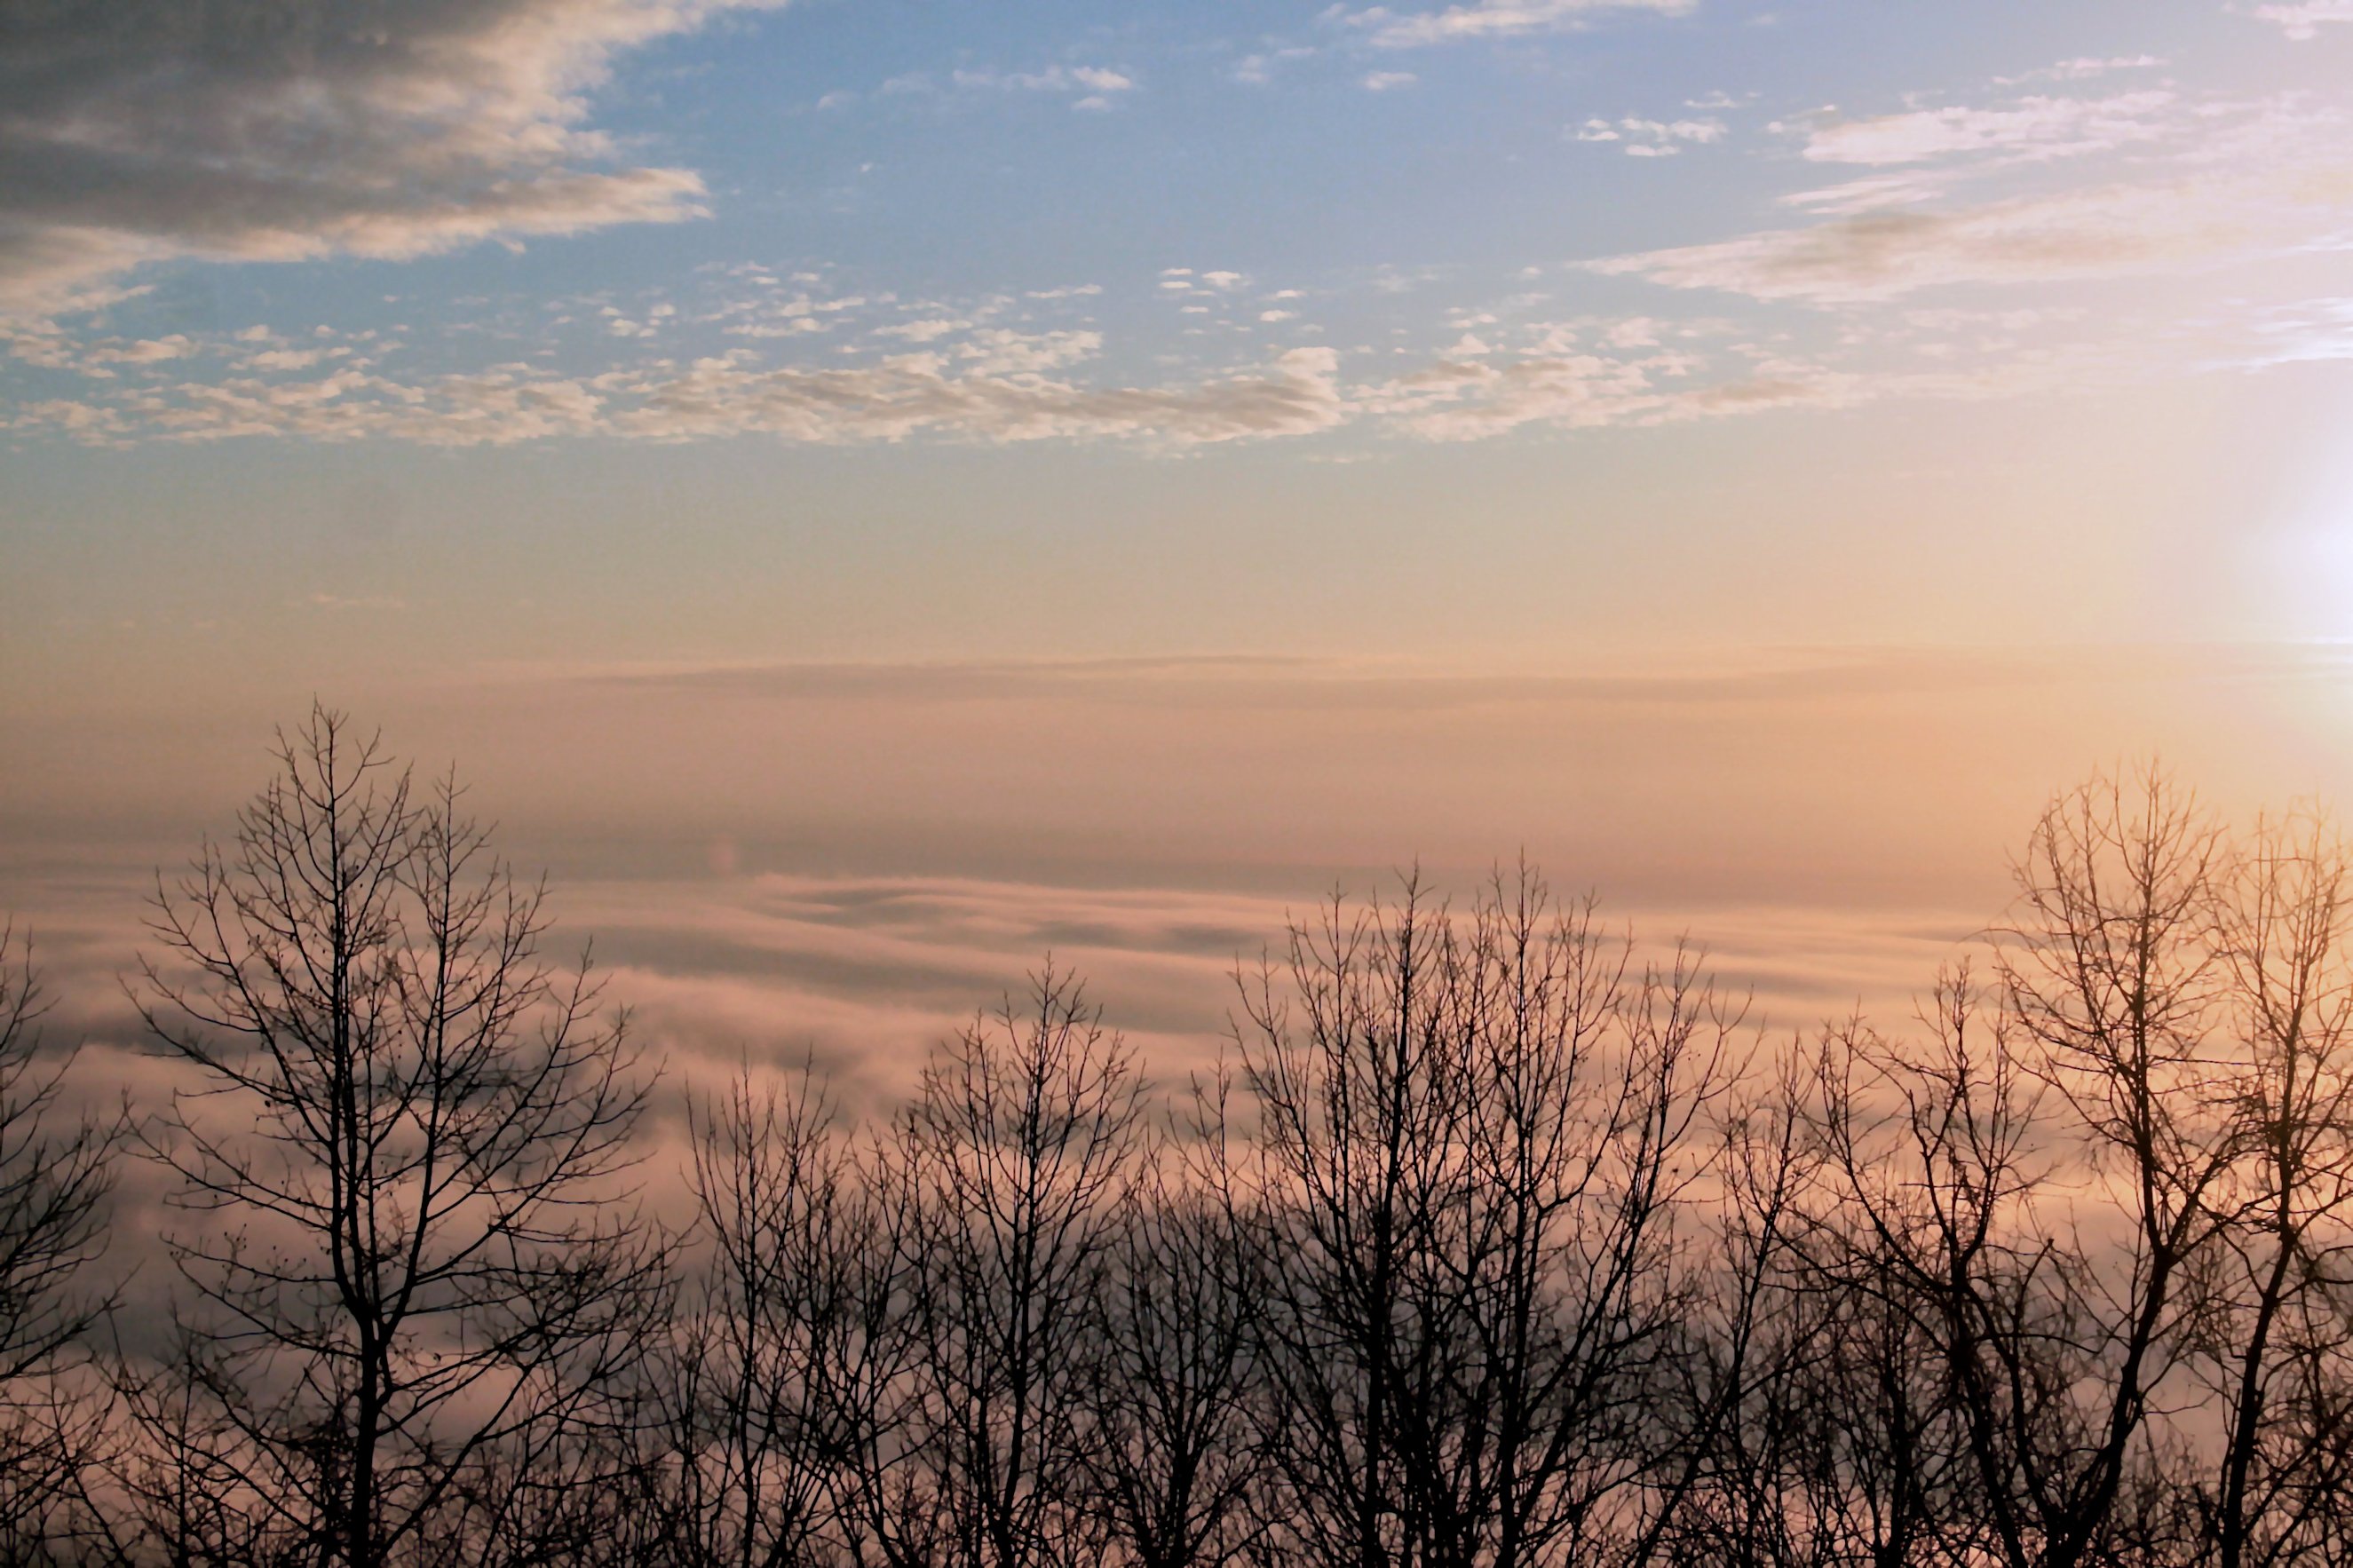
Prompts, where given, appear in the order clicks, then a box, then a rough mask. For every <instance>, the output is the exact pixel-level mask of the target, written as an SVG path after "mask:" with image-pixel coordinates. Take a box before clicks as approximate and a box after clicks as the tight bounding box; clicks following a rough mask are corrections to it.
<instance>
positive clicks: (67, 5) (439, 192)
mask: <svg viewBox="0 0 2353 1568" xmlns="http://www.w3.org/2000/svg"><path fill="white" fill-rule="evenodd" d="M781 3H782V0H333V3H332V4H305V3H302V0H0V307H6V306H16V307H31V308H39V307H43V306H51V307H54V306H55V305H57V304H59V303H61V302H64V301H69V300H72V299H74V298H75V297H76V296H77V295H78V294H79V295H82V296H84V297H87V296H88V294H89V291H90V290H91V289H93V287H96V286H100V285H103V284H104V282H105V281H106V280H107V279H109V278H111V277H112V276H113V275H115V274H117V273H119V272H121V270H123V269H124V268H129V267H132V266H133V265H136V264H137V263H139V262H142V261H149V260H158V259H164V258H171V257H175V256H203V257H213V258H248V259H295V258H305V257H314V256H321V255H327V254H332V253H337V252H343V253H349V254H354V255H362V256H376V257H407V256H417V255H421V254H425V253H427V252H432V251H436V250H444V249H448V248H450V247H456V246H459V245H464V244H467V243H470V242H473V241H477V240H481V239H488V238H496V237H518V236H527V235H540V234H564V233H571V232H575V231H577V230H581V229H586V228H592V227H596V226H601V225H606V224H614V223H628V222H668V221H673V220H676V219H680V218H684V217H690V216H697V215H698V214H700V213H701V211H702V206H701V197H702V182H701V180H700V179H699V178H698V177H697V176H696V175H695V174H693V172H691V170H686V169H680V168H669V167H659V166H638V165H632V164H631V163H628V161H627V160H625V159H624V158H622V157H621V156H620V152H619V149H617V147H616V146H615V145H614V144H613V143H612V142H611V141H610V140H609V139H608V138H607V137H605V136H603V135H601V134H600V133H599V132H596V130H594V129H593V128H591V127H589V126H588V125H587V124H586V114H587V100H586V95H587V93H588V92H589V91H590V90H591V89H594V88H595V87H596V86H597V84H598V83H600V82H601V81H602V80H603V79H605V78H606V76H607V72H608V71H609V69H610V68H611V64H612V61H613V59H614V58H615V57H616V56H617V54H619V53H620V52H621V51H623V50H626V49H628V48H631V47H636V46H638V45H641V44H644V43H647V42H649V41H650V40H652V39H654V38H657V37H662V36H664V35H667V34H671V33H677V32H681V31H684V30H687V29H689V28H691V27H693V26H697V25H698V24H700V23H701V22H702V21H703V20H704V19H706V18H707V17H709V16H711V15H712V14H713V13H715V12H718V11H721V10H724V9H732V8H738V7H743V6H751V5H776V4H781Z"/></svg>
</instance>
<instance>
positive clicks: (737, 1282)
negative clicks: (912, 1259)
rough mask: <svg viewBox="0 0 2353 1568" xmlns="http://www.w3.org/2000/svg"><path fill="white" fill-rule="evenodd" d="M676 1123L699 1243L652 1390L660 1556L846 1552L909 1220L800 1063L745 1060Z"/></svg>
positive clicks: (805, 1557)
mask: <svg viewBox="0 0 2353 1568" xmlns="http://www.w3.org/2000/svg"><path fill="white" fill-rule="evenodd" d="M693 1134H694V1137H693V1155H692V1165H691V1170H690V1179H691V1184H692V1186H693V1189H694V1194H695V1201H696V1205H697V1208H698V1210H699V1214H700V1219H701V1229H702V1239H703V1241H704V1242H705V1243H706V1245H707V1247H708V1248H709V1251H708V1255H707V1256H706V1257H704V1258H702V1268H703V1276H702V1280H701V1282H700V1284H699V1286H698V1288H697V1289H696V1291H695V1293H694V1296H693V1298H692V1304H691V1307H690V1308H689V1310H687V1311H686V1312H685V1313H684V1314H683V1316H682V1317H681V1319H680V1321H679V1324H678V1327H677V1330H676V1331H675V1332H674V1334H673V1336H672V1339H673V1344H672V1347H671V1352H670V1365H669V1371H668V1375H667V1377H666V1378H665V1379H664V1385H665V1386H664V1393H663V1395H662V1397H661V1399H660V1401H659V1405H660V1407H661V1409H662V1412H663V1421H662V1424H661V1427H660V1431H661V1433H662V1435H663V1437H664V1439H665V1443H666V1447H667V1448H668V1450H669V1452H668V1455H667V1458H668V1461H669V1465H670V1479H669V1481H668V1489H667V1494H666V1495H665V1497H664V1498H663V1499H662V1500H661V1501H660V1503H659V1507H660V1508H661V1509H662V1510H665V1511H666V1512H667V1513H668V1515H669V1516H670V1519H671V1521H672V1522H671V1525H670V1537H669V1543H668V1545H667V1547H666V1552H667V1554H668V1556H669V1557H670V1559H671V1560H672V1561H675V1562H677V1563H681V1564H685V1565H689V1568H723V1565H733V1568H755V1565H762V1568H788V1565H798V1564H806V1563H819V1562H825V1561H832V1560H837V1559H844V1558H848V1559H853V1560H854V1558H855V1555H856V1553H857V1552H858V1550H859V1547H860V1544H861V1542H863V1540H864V1522H863V1518H862V1513H861V1509H860V1502H861V1499H862V1496H863V1494H862V1492H861V1489H860V1477H861V1476H862V1475H863V1474H864V1473H865V1465H866V1461H867V1459H868V1458H869V1457H870V1456H871V1452H872V1450H873V1447H874V1445H875V1443H876V1442H877V1440H878V1438H879V1437H880V1436H881V1434H878V1432H877V1429H876V1423H877V1420H878V1412H879V1409H880V1407H881V1404H882V1401H883V1399H884V1397H885V1395H886V1394H887V1393H888V1391H889V1390H890V1388H891V1386H892V1384H893V1382H894V1381H895V1380H896V1378H897V1377H898V1376H899V1375H900V1374H901V1373H902V1365H903V1358H902V1347H903V1344H904V1340H905V1336H904V1331H903V1325H902V1323H900V1322H899V1321H896V1320H895V1319H894V1317H893V1315H892V1310H891V1308H892V1293H893V1289H894V1287H895V1284H896V1280H897V1278H898V1267H899V1258H900V1255H901V1250H902V1237H900V1235H899V1234H898V1232H897V1229H896V1227H897V1226H899V1225H900V1224H902V1222H903V1221H904V1220H905V1219H906V1218H907V1217H908V1216H907V1215H905V1213H904V1211H902V1210H901V1209H899V1208H897V1207H895V1206H893V1205H887V1204H885V1203H883V1202H881V1198H880V1194H881V1189H880V1188H879V1187H878V1185H877V1184H876V1183H875V1182H874V1181H873V1180H872V1179H871V1176H872V1173H871V1168H870V1166H869V1165H868V1163H866V1162H865V1160H864V1158H863V1152H862V1151H861V1150H860V1148H859V1147H858V1146H857V1145H856V1144H854V1143H853V1142H852V1141H851V1139H850V1138H849V1136H848V1135H847V1134H846V1133H845V1132H844V1131H843V1130H842V1129H841V1128H840V1127H839V1125H838V1121H837V1112H836V1109H835V1107H834V1106H833V1104H832V1103H831V1101H830V1100H829V1099H828V1096H827V1094H826V1091H825V1089H824V1088H823V1087H822V1085H821V1084H820V1083H819V1082H818V1080H817V1079H816V1078H815V1077H814V1075H813V1074H812V1073H809V1072H806V1071H805V1072H804V1073H803V1074H802V1076H801V1077H800V1078H799V1079H798V1080H797V1082H796V1084H795V1085H794V1086H793V1087H792V1088H791V1089H777V1088H776V1087H773V1086H772V1087H770V1088H768V1089H765V1090H761V1089H754V1086H753V1084H752V1081H751V1079H750V1075H749V1072H748V1069H747V1070H746V1071H745V1072H744V1073H743V1074H741V1075H739V1076H738V1077H737V1078H736V1079H734V1081H733V1083H732V1084H731V1085H730V1086H729V1087H728V1089H726V1090H725V1091H724V1093H723V1095H722V1096H720V1097H718V1098H716V1099H714V1100H711V1101H708V1102H706V1103H705V1104H704V1106H703V1107H702V1109H701V1110H698V1111H697V1112H696V1113H695V1115H694V1118H693Z"/></svg>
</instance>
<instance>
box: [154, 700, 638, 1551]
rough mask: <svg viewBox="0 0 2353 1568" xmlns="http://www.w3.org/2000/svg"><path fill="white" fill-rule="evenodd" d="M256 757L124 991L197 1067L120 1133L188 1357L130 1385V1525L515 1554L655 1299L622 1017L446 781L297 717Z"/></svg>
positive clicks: (593, 1474) (566, 1503)
mask: <svg viewBox="0 0 2353 1568" xmlns="http://www.w3.org/2000/svg"><path fill="white" fill-rule="evenodd" d="M278 764H279V766H278V772H277V774H276V776H275V777H274V778H273V779H272V780H271V781H270V783H269V785H268V786H267V787H266V788H265V789H264V790H263V791H262V792H261V794H260V795H258V796H257V797H256V798H255V799H254V801H253V802H252V804H250V805H248V806H247V807H246V808H245V809H244V811H243V813H242V814H241V815H240V816H239V819H238V826H237V837H236V839H235V842H234V843H233V844H231V845H229V846H227V847H211V846H207V847H206V849H205V851H204V853H203V854H202V856H201V857H200V858H198V859H197V860H196V861H195V865H194V867H193V868H192V870H191V871H190V872H189V874H188V875H187V876H186V877H185V878H184V879H181V880H179V881H178V882H177V883H176V884H174V885H173V886H170V887H164V886H162V885H161V884H160V883H159V887H158V889H157V893H156V896H155V900H154V902H153V918H152V920H151V930H152V931H153V935H154V937H155V939H156V941H157V942H158V943H159V944H160V946H161V949H162V952H161V954H160V955H159V956H158V957H156V958H154V959H151V960H149V961H148V962H146V963H144V964H142V970H141V976H140V980H139V982H138V983H137V984H136V985H135V986H134V987H133V995H134V999H135V1000H136V1002H137V1004H138V1006H139V1009H140V1012H141V1016H142V1018H143V1019H144V1020H145V1023H146V1026H147V1027H148V1029H149V1030H150V1032H151V1034H152V1037H153V1040H154V1041H155V1043H156V1045H157V1047H158V1048H159V1049H160V1050H162V1051H163V1052H164V1053H165V1054H166V1055H167V1056H169V1057H171V1058H174V1059H176V1060H178V1061H179V1062H181V1063H183V1064H184V1065H185V1067H186V1068H188V1069H189V1076H190V1082H189V1085H188V1087H186V1088H185V1089H183V1090H181V1091H180V1092H178V1093H176V1094H175V1095H174V1099H173V1100H172V1102H171V1104H170V1105H169V1106H168V1107H167V1108H165V1109H164V1110H162V1111H161V1112H159V1113H158V1115H157V1117H156V1118H155V1120H154V1121H153V1124H152V1125H151V1126H149V1127H148V1128H147V1129H145V1130H144V1131H142V1142H143V1144H144V1146H145V1150H146V1152H147V1153H148V1154H149V1155H150V1156H151V1157H152V1158H153V1159H154V1160H155V1161H157V1162H158V1163H160V1164H161V1165H162V1166H163V1167H164V1169H165V1170H166V1171H168V1172H169V1173H171V1174H172V1175H173V1176H174V1177H175V1178H176V1182H177V1187H176V1192H175V1194H174V1203H175V1205H177V1206H178V1208H179V1209H180V1210H181V1212H183V1213H184V1214H185V1215H188V1216H189V1218H190V1223H188V1224H186V1225H184V1226H181V1227H179V1228H177V1229H176V1230H174V1232H173V1233H172V1234H171V1235H170V1236H169V1237H167V1238H166V1239H167V1242H168V1245H169V1247H170V1251H171V1255H172V1258H173V1259H174V1263H175V1264H176V1265H177V1267H178V1269H179V1273H180V1276H181V1278H182V1279H184V1280H185V1284H186V1286H187V1290H186V1292H185V1294H184V1295H183V1296H181V1297H180V1298H179V1305H178V1310H177V1324H176V1328H177V1331H178V1334H179V1338H180V1342H181V1347H182V1350H181V1354H180V1355H179V1357H178V1358H177V1359H176V1361H175V1362H174V1363H170V1364H166V1365H164V1366H163V1367H160V1368H158V1369H155V1370H154V1371H153V1372H152V1373H148V1374H145V1375H139V1376H131V1377H126V1379H125V1380H124V1388H123V1394H124V1397H125V1401H126V1405H127V1408H128V1409H129V1410H130V1411H131V1412H132V1415H133V1416H134V1417H135V1419H136V1421H137V1423H138V1425H139V1426H140V1427H141V1428H142V1431H143V1432H144V1434H146V1435H147V1436H148V1437H149V1438H150V1439H151V1440H152V1441H151V1450H152V1452H151V1464H150V1468H149V1470H148V1471H147V1472H146V1479H147V1481H148V1483H149V1484H148V1485H147V1486H146V1487H145V1488H144V1489H143V1495H144V1500H145V1501H146V1503H147V1504H148V1506H149V1510H150V1512H149V1518H148V1525H149V1530H150V1533H151V1534H153V1535H154V1536H155V1537H157V1538H158V1539H164V1540H168V1539H170V1532H171V1531H172V1530H173V1529H174V1527H175V1521H174V1520H172V1519H171V1518H170V1517H169V1516H170V1514H171V1513H172V1512H173V1510H175V1509H177V1508H178V1507H180V1506H181V1504H180V1503H179V1501H178V1500H179V1499H180V1498H182V1497H184V1496H185V1494H186V1493H187V1492H188V1491H189V1490H190V1489H193V1490H194V1491H195V1492H196V1493H198V1494H199V1495H200V1496H201V1498H202V1507H203V1509H204V1510H206V1511H207V1513H208V1514H210V1515H212V1516H216V1517H218V1518H220V1519H222V1520H224V1521H227V1523H228V1526H229V1529H230V1531H231V1532H232V1533H234V1534H237V1536H239V1538H240V1539H241V1540H242V1541H244V1542H246V1544H243V1545H239V1546H238V1547H237V1552H238V1553H239V1554H240V1555H242V1554H243V1553H245V1552H250V1551H254V1550H256V1549H257V1548H256V1546H255V1544H254V1543H256V1542H258V1543H259V1550H260V1551H261V1552H264V1553H265V1554H266V1555H271V1556H278V1557H283V1558H285V1559H286V1560H289V1561H294V1560H300V1561H303V1562H311V1563H344V1564H349V1565H350V1568H379V1565H381V1564H386V1563H428V1562H441V1561H465V1562H469V1563H490V1562H500V1561H534V1560H539V1559H540V1557H541V1556H542V1555H543V1552H544V1550H545V1545H546V1543H545V1542H542V1541H540V1540H537V1539H534V1537H536V1536H538V1535H542V1534H543V1533H544V1532H545V1531H549V1530H551V1529H555V1528H557V1527H558V1526H559V1525H560V1524H561V1521H565V1520H566V1519H567V1518H574V1517H577V1516H578V1510H577V1508H576V1507H575V1500H578V1499H580V1498H582V1497H584V1496H586V1495H589V1494H592V1493H593V1491H594V1489H596V1487H597V1486H598V1485H599V1483H600V1480H601V1479H602V1478H601V1477H600V1475H599V1473H598V1471H599V1469H600V1466H599V1465H598V1464H596V1463H594V1462H590V1461H589V1458H588V1457H589V1456H591V1455H593V1454H594V1453H595V1452H596V1449H597V1432H598V1429H599V1428H600V1426H602V1425H603V1424H604V1423H606V1422H607V1420H609V1419H611V1418H613V1417H614V1416H615V1415H616V1413H617V1407H616V1405H615V1404H614V1401H615V1399H616V1397H617V1394H619V1392H620V1391H621V1390H622V1388H623V1386H624V1384H625V1382H626V1378H627V1373H628V1369H629V1368H630V1367H631V1366H632V1364H633V1363H635V1362H636V1361H637V1359H638V1356H639V1355H640V1353H641V1351H642V1345H643V1343H644V1342H645V1339H646V1337H647V1331H648V1330H649V1327H650V1326H651V1322H652V1320H653V1318H654V1315H655V1309H657V1308H658V1307H659V1303H660V1296H661V1292H660V1282H661V1279H662V1268H661V1264H662V1249H661V1247H660V1245H659V1242H658V1240H657V1239H656V1238H655V1237H654V1236H653V1235H652V1233H651V1232H650V1231H649V1228H648V1227H647V1226H645V1225H643V1224H642V1223H640V1222H639V1221H638V1219H637V1218H636V1217H635V1215H634V1214H633V1212H632V1211H631V1210H630V1209H629V1208H628V1206H626V1205H620V1206H617V1200H618V1199H620V1198H621V1197H623V1196H624V1194H622V1193H621V1192H620V1190H619V1188H618V1186H617V1183H618V1181H619V1180H620V1179H621V1178H622V1175H623V1173H624V1172H625V1171H626V1169H627V1167H628V1164H629V1163H630V1162H631V1161H632V1159H633V1158H634V1152H633V1147H632V1143H631V1131H632V1128H633V1126H634V1124H635V1123H636V1121H637V1120H638V1113H639V1110H640V1108H641V1107H642V1105H643V1103H644V1093H645V1089H644V1086H643V1084H642V1082H641V1081H640V1079H638V1077H637V1076H636V1072H635V1068H636V1056H635V1053H634V1051H633V1050H632V1048H631V1047H630V1046H629V1043H628V1037H627V1034H626V1027H625V1019H624V1017H623V1016H622V1015H620V1014H617V1013H612V1012H607V1011H604V1010H602V1009H601V1007H600V1003H599V997H598V992H597V987H596V984H595V983H594V982H593V981H592V980H591V979H590V978H589V977H588V975H587V973H586V968H585V966H584V967H583V968H582V969H580V970H577V971H570V972H567V971H564V970H560V969H558V968H556V967H555V966H554V965H552V964H551V963H548V962H547V961H546V960H545V959H543V957H542V956H541V947H542V942H543V937H544V936H545V934H546V931H547V930H548V921H547V917H546V914H545V910H544V905H543V892H542V889H540V888H537V887H534V886H531V885H528V884H524V883H521V882H518V881H517V880H516V879H515V878H514V876H513V875H512V872H511V871H510V869H509V868H508V867H507V866H506V864H505V863H504V862H503V861H501V859H499V858H497V856H496V854H495V852H494V851H493V850H492V848H491V838H490V834H489V832H488V830H487V829H485V828H482V827H480V826H477V825H476V824H474V823H473V822H471V821H470V820H468V819H466V818H465V817H464V816H461V815H460V798H459V795H460V792H459V789H458V788H457V786H456V784H455V783H454V781H444V782H442V783H440V784H437V785H435V786H433V787H432V788H430V789H429V790H427V791H425V792H423V793H422V798H421V799H420V797H419V792H417V790H415V789H414V788H413V787H412V784H411V779H410V775H409V774H408V773H407V772H406V770H396V768H395V767H394V766H393V764H392V763H391V762H390V761H389V760H388V759H387V758H386V757H385V754H384V753H383V752H382V751H381V750H380V749H379V747H378V745H377V744H376V742H374V741H373V740H369V739H364V738H362V737H360V736H358V735H356V734H355V733H354V731H353V730H352V728H351V726H350V724H349V722H348V721H346V720H345V719H344V718H343V716H342V715H340V714H337V713H334V712H331V711H328V710H323V709H317V710H313V712H312V714H311V719H310V721H309V722H308V723H307V724H306V725H305V726H304V727H303V728H302V729H301V731H299V732H298V733H296V734H294V735H292V736H290V737H285V736H281V739H280V750H279V752H278ZM159 1465H160V1466H161V1468H157V1467H158V1466H159ZM158 1480H161V1481H162V1482H163V1483H164V1485H165V1486H167V1487H168V1488H169V1489H170V1491H169V1495H168V1496H162V1497H159V1496H158V1495H157V1492H156V1487H155V1484H154V1483H155V1482H157V1481H158ZM159 1515H160V1516H162V1517H158V1516H159Z"/></svg>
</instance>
